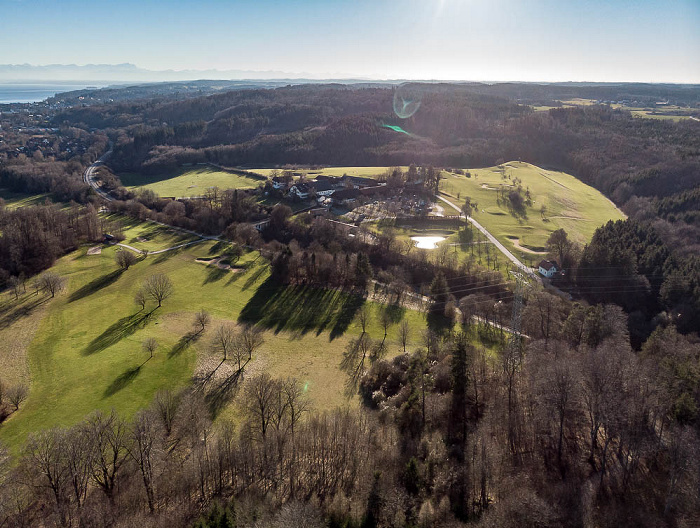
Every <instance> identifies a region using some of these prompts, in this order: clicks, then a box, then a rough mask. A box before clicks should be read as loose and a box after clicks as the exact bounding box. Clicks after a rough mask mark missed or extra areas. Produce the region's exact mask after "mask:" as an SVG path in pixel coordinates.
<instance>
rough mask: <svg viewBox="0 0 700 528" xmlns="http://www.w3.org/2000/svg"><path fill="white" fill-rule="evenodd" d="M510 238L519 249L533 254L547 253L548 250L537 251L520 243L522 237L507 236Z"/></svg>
mask: <svg viewBox="0 0 700 528" xmlns="http://www.w3.org/2000/svg"><path fill="white" fill-rule="evenodd" d="M506 238H507V239H508V240H510V241H511V242H512V243H513V246H515V247H516V248H517V249H519V250H520V251H523V252H525V253H530V254H532V255H546V254H547V252H546V251H535V250H534V249H530V248H528V247H525V246H521V245H520V239H519V238H516V237H506Z"/></svg>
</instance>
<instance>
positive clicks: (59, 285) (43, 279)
mask: <svg viewBox="0 0 700 528" xmlns="http://www.w3.org/2000/svg"><path fill="white" fill-rule="evenodd" d="M39 288H40V289H42V290H44V291H47V292H49V293H50V294H51V297H52V298H53V297H55V295H56V294H57V293H60V292H62V291H63V290H64V289H65V288H66V280H65V279H64V278H63V277H61V276H60V275H59V274H58V273H54V272H53V271H47V272H45V273H42V274H41V275H39Z"/></svg>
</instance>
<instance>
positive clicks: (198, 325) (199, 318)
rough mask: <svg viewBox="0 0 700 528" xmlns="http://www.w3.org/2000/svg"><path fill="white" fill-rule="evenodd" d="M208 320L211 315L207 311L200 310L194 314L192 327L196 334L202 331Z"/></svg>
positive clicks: (209, 320)
mask: <svg viewBox="0 0 700 528" xmlns="http://www.w3.org/2000/svg"><path fill="white" fill-rule="evenodd" d="M210 322H211V316H210V315H209V312H206V311H204V310H200V311H198V312H197V313H196V314H194V328H195V331H196V332H197V333H198V334H200V333H202V332H204V330H205V329H206V327H207V325H209V323H210Z"/></svg>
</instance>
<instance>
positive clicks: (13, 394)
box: [7, 383, 29, 411]
mask: <svg viewBox="0 0 700 528" xmlns="http://www.w3.org/2000/svg"><path fill="white" fill-rule="evenodd" d="M27 396H29V388H28V387H27V386H26V385H25V384H23V383H20V384H19V385H14V386H13V387H10V388H9V389H8V390H7V399H8V400H9V402H10V403H11V404H12V407H14V409H15V411H17V410H19V406H20V405H21V404H22V402H23V401H24V400H26V399H27Z"/></svg>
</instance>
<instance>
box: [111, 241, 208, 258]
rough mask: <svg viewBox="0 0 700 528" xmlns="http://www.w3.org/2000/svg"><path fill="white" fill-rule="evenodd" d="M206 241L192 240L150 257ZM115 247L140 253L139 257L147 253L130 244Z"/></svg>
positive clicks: (162, 250) (153, 253)
mask: <svg viewBox="0 0 700 528" xmlns="http://www.w3.org/2000/svg"><path fill="white" fill-rule="evenodd" d="M205 240H208V239H207V238H200V239H199V240H191V241H189V242H185V243H184V244H178V245H176V246H172V247H169V248H165V249H158V250H156V251H149V252H148V254H149V255H159V254H160V253H165V252H166V251H173V250H174V249H180V248H183V247H186V246H191V245H192V244H199V243H200V242H204V241H205ZM114 245H115V246H119V247H123V248H126V249H130V250H131V251H133V252H134V253H138V254H139V255H143V254H144V253H145V251H144V250H142V249H138V248H135V247H134V246H129V245H128V244H121V243H116V244H114Z"/></svg>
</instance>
